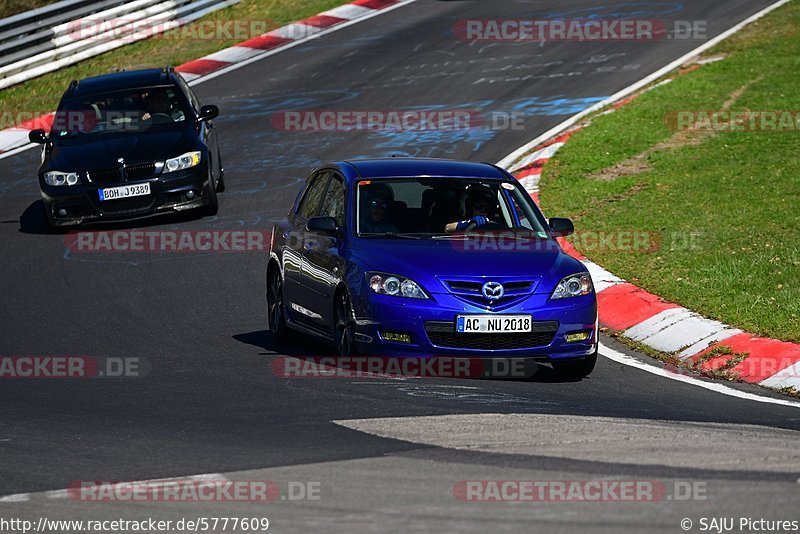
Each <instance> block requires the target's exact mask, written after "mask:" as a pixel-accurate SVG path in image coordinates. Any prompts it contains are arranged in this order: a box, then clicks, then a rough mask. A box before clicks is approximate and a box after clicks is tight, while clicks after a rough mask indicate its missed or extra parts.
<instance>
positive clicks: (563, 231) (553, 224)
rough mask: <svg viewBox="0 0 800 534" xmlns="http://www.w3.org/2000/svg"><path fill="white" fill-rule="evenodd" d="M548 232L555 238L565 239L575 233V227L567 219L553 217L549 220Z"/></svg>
mask: <svg viewBox="0 0 800 534" xmlns="http://www.w3.org/2000/svg"><path fill="white" fill-rule="evenodd" d="M550 231H551V232H553V235H554V236H555V237H567V236H568V235H572V234H574V233H575V226H573V224H572V221H571V220H569V219H562V218H560V217H553V218H552V219H550Z"/></svg>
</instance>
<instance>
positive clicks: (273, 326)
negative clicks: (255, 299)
mask: <svg viewBox="0 0 800 534" xmlns="http://www.w3.org/2000/svg"><path fill="white" fill-rule="evenodd" d="M267 317H268V319H269V331H270V333H271V334H272V337H274V338H275V339H276V340H278V341H281V340H284V339H286V333H287V327H286V315H285V311H284V308H283V280H281V273H280V272H279V271H278V269H272V270H271V271H270V274H269V279H268V280H267Z"/></svg>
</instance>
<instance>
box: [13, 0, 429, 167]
mask: <svg viewBox="0 0 800 534" xmlns="http://www.w3.org/2000/svg"><path fill="white" fill-rule="evenodd" d="M414 1H415V0H355V1H354V2H350V3H349V4H344V5H341V6H339V7H335V8H333V9H330V10H328V11H325V12H323V13H320V14H318V15H315V16H313V17H309V18H307V19H304V20H301V21H298V22H293V23H291V24H288V25H286V26H283V27H280V28H277V29H275V30H272V31H269V32H267V33H265V34H263V35H259V36H258V37H254V38H252V39H248V40H247V41H244V42H242V43H239V44H237V45H234V46H231V47H229V48H225V49H223V50H220V51H218V52H214V53H213V54H209V55H207V56H203V57H201V58H199V59H195V60H193V61H189V62H187V63H184V64H183V65H179V66H177V67H175V70H177V71H178V72H180V73H181V75H182V76H183V77H184V79H185V80H186V81H187V82H189V83H190V84H192V85H194V84H196V83H199V82H200V81H203V80H204V79H211V78H212V77H213V76H214V75H217V74H221V73H222V71H225V72H227V71H228V70H231V69H232V68H235V67H237V66H244V64H247V63H252V62H254V61H258V60H259V59H261V58H263V57H266V56H268V55H272V54H274V53H276V52H278V51H279V50H283V49H285V48H289V47H292V46H296V45H298V44H300V43H302V42H304V41H307V40H309V39H313V38H316V37H319V36H320V35H322V34H323V33H328V32H330V31H333V30H334V29H340V28H342V27H344V26H347V25H350V24H353V23H355V22H357V21H361V20H364V19H367V18H371V17H373V16H375V15H377V14H379V13H382V12H385V11H389V10H392V9H396V8H398V7H401V6H404V5H406V4H410V3H411V2H414ZM53 116H54V113H48V114H46V115H43V116H40V117H37V118H35V119H32V120H28V121H25V122H23V123H20V124H18V125H17V126H15V127H13V128H6V129H4V130H0V157H4V156H8V155H12V154H14V153H17V152H19V151H21V150H24V149H27V148H31V147H32V146H35V145H32V144H31V143H30V142H29V141H28V133H30V131H31V130H35V129H37V128H42V129H44V130H48V131H49V130H50V128H51V126H52V124H53Z"/></svg>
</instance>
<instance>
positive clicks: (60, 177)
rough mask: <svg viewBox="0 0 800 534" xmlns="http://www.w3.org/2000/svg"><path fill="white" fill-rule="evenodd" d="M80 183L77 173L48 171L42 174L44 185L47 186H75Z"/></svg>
mask: <svg viewBox="0 0 800 534" xmlns="http://www.w3.org/2000/svg"><path fill="white" fill-rule="evenodd" d="M78 182H80V177H79V176H78V173H77V172H61V171H50V172H46V173H44V183H46V184H47V185H55V186H61V185H75V184H77V183H78Z"/></svg>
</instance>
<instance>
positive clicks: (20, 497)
mask: <svg viewBox="0 0 800 534" xmlns="http://www.w3.org/2000/svg"><path fill="white" fill-rule="evenodd" d="M190 480H196V481H200V482H202V481H204V480H208V481H210V482H227V481H228V478H227V477H226V476H225V475H222V474H219V473H205V474H202V475H189V476H179V477H172V478H153V479H148V480H134V481H131V482H125V484H142V485H144V484H148V485H153V484H158V483H161V482H165V483H166V482H169V483H174V482H186V481H190ZM112 486H113V484H102V485H100V486H98V488H105V487H112ZM33 495H43V496H44V497H46V498H48V499H65V498H67V496H68V495H69V489H57V490H50V491H43V492H38V493H15V494H13V495H4V496H1V497H0V503H4V502H25V501H29V500H30V498H31V496H33Z"/></svg>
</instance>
